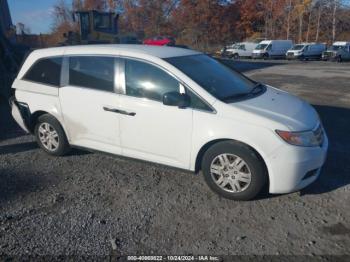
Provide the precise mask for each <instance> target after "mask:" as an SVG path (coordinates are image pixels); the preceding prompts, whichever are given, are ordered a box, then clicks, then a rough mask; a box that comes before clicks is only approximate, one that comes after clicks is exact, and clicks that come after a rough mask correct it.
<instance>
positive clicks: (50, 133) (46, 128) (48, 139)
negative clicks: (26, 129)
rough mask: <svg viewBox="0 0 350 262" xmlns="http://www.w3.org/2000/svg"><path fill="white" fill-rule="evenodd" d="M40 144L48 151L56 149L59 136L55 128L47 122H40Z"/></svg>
mask: <svg viewBox="0 0 350 262" xmlns="http://www.w3.org/2000/svg"><path fill="white" fill-rule="evenodd" d="M38 135H39V139H40V142H41V144H42V145H43V146H44V147H45V148H46V149H47V150H49V151H51V152H53V151H55V150H57V148H58V146H59V136H58V133H57V131H56V130H55V128H54V127H53V126H52V125H50V124H49V123H41V124H40V126H39V129H38Z"/></svg>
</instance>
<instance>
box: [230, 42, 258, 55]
mask: <svg viewBox="0 0 350 262" xmlns="http://www.w3.org/2000/svg"><path fill="white" fill-rule="evenodd" d="M257 45H258V44H257V43H253V42H241V43H236V44H235V45H232V46H231V47H230V48H228V49H227V50H226V54H227V56H228V57H229V58H234V59H239V58H240V57H252V53H253V50H254V48H255V47H256V46H257Z"/></svg>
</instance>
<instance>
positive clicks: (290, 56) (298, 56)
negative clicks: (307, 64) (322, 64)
mask: <svg viewBox="0 0 350 262" xmlns="http://www.w3.org/2000/svg"><path fill="white" fill-rule="evenodd" d="M302 57H303V54H297V53H293V52H288V53H287V55H286V58H287V59H301V58H302Z"/></svg>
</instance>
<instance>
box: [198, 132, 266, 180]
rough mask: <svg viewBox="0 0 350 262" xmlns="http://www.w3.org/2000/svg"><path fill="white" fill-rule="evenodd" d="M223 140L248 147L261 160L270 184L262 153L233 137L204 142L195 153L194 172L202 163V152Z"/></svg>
mask: <svg viewBox="0 0 350 262" xmlns="http://www.w3.org/2000/svg"><path fill="white" fill-rule="evenodd" d="M224 141H233V142H235V143H238V144H241V145H243V146H245V147H248V148H249V149H250V150H252V151H253V152H254V153H255V154H256V156H257V157H258V158H259V159H260V160H261V161H262V163H263V164H264V168H265V172H266V175H267V178H268V187H269V186H270V185H269V184H270V177H269V169H268V166H267V164H266V162H265V160H264V158H263V157H262V155H261V154H260V153H259V152H258V151H257V150H256V149H255V148H254V147H252V146H250V145H248V144H247V143H244V142H241V141H238V140H235V139H229V138H223V139H215V140H211V141H209V142H207V143H206V144H204V145H203V146H202V147H201V148H200V150H199V151H198V153H197V156H196V161H195V170H194V171H195V173H198V172H199V171H200V170H201V164H202V160H203V156H204V153H205V152H206V151H207V150H208V149H209V148H210V147H211V146H213V145H214V144H217V143H219V142H224Z"/></svg>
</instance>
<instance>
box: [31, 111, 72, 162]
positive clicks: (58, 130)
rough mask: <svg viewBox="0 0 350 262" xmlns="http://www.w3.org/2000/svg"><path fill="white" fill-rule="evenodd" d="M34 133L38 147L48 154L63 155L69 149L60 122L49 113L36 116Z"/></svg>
mask: <svg viewBox="0 0 350 262" xmlns="http://www.w3.org/2000/svg"><path fill="white" fill-rule="evenodd" d="M34 134H35V137H36V141H37V143H38V145H39V147H41V148H42V149H43V150H44V151H45V152H46V153H48V154H50V155H53V156H63V155H65V154H67V153H68V152H69V150H70V146H69V143H68V140H67V136H66V134H65V132H64V130H63V128H62V126H61V124H60V123H59V122H58V120H57V119H56V118H54V117H53V116H51V115H49V114H45V115H42V116H40V117H39V118H38V120H37V122H36V125H35V128H34Z"/></svg>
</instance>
